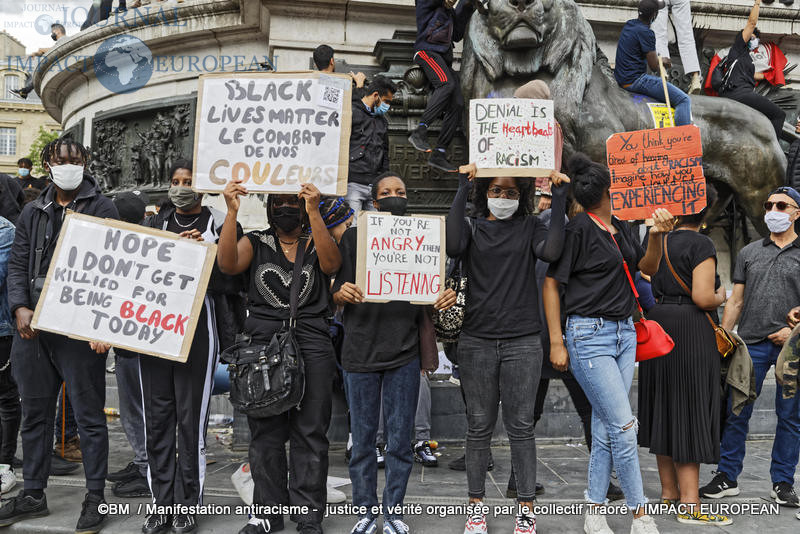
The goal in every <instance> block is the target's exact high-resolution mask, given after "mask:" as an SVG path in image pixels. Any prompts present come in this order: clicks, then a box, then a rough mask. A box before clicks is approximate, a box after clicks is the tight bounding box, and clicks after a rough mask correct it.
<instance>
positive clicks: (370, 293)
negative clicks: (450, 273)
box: [356, 211, 445, 304]
mask: <svg viewBox="0 0 800 534" xmlns="http://www.w3.org/2000/svg"><path fill="white" fill-rule="evenodd" d="M444 231H445V228H444V217H434V216H429V215H412V216H405V217H396V216H394V215H391V214H389V213H383V212H374V211H362V212H361V213H360V214H359V216H358V259H357V260H356V284H357V285H358V287H360V288H361V289H362V291H364V300H366V301H372V302H387V301H390V300H402V301H407V302H412V303H414V304H433V303H434V302H436V299H437V298H438V297H439V289H440V286H442V284H443V283H444V268H445V239H444Z"/></svg>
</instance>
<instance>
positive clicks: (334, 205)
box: [319, 197, 355, 243]
mask: <svg viewBox="0 0 800 534" xmlns="http://www.w3.org/2000/svg"><path fill="white" fill-rule="evenodd" d="M319 212H320V213H321V214H322V220H323V221H324V222H325V227H326V228H327V229H328V232H329V233H330V234H331V237H332V238H334V239H335V240H336V243H339V242H341V240H342V236H343V235H344V233H345V232H346V231H347V229H348V228H350V227H351V226H353V222H354V219H355V210H354V209H353V208H351V207H350V204H348V202H347V200H346V199H345V198H344V197H327V198H326V199H324V200H323V201H322V202H320V204H319Z"/></svg>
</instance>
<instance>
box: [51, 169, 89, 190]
mask: <svg viewBox="0 0 800 534" xmlns="http://www.w3.org/2000/svg"><path fill="white" fill-rule="evenodd" d="M50 178H51V179H52V180H53V183H54V184H56V187H58V188H59V189H61V190H62V191H75V190H76V189H78V188H79V187H80V185H81V182H83V165H71V164H66V165H51V166H50Z"/></svg>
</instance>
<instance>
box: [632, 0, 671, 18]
mask: <svg viewBox="0 0 800 534" xmlns="http://www.w3.org/2000/svg"><path fill="white" fill-rule="evenodd" d="M666 5H667V4H666V3H665V2H664V0H640V1H639V15H640V16H645V17H647V18H649V19H653V18H655V16H656V14H658V12H659V11H660V10H662V9H663V8H664V7H665V6H666Z"/></svg>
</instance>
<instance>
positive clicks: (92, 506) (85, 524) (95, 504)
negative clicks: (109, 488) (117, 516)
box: [75, 493, 106, 534]
mask: <svg viewBox="0 0 800 534" xmlns="http://www.w3.org/2000/svg"><path fill="white" fill-rule="evenodd" d="M101 504H106V500H105V499H103V498H102V497H98V496H97V495H92V494H91V493H87V494H86V497H85V498H84V499H83V506H82V507H81V516H80V517H79V518H78V524H77V526H76V527H75V534H96V533H97V532H100V528H101V527H102V526H103V522H104V521H105V520H106V514H102V513H100V509H99V508H100V505H101Z"/></svg>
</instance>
